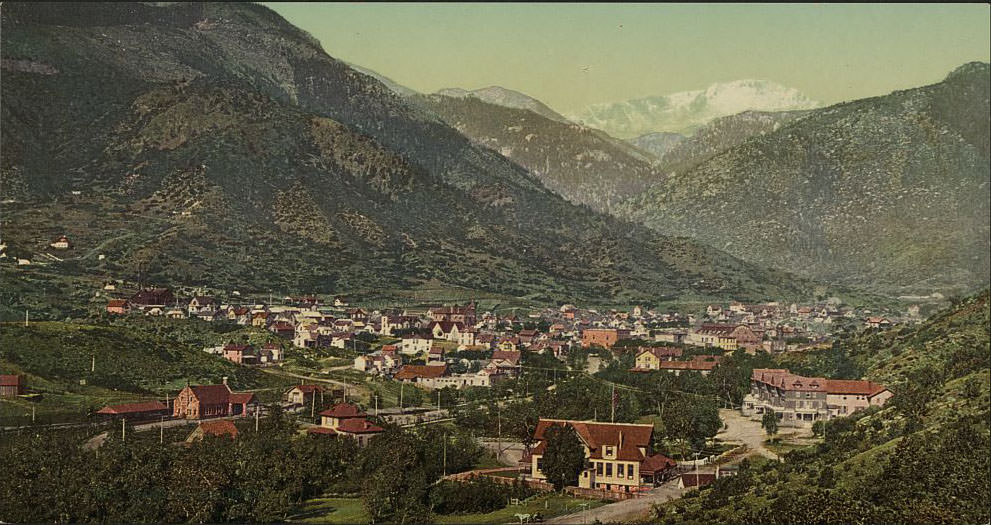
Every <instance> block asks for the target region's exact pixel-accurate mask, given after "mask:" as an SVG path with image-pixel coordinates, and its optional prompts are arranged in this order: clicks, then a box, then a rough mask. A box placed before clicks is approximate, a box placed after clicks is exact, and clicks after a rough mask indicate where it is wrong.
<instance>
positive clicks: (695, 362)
mask: <svg viewBox="0 0 991 525" xmlns="http://www.w3.org/2000/svg"><path fill="white" fill-rule="evenodd" d="M722 359H723V356H721V355H697V356H694V357H692V360H691V361H661V362H660V364H659V366H660V369H661V370H712V369H713V368H716V367H717V366H719V362H720V361H721V360H722Z"/></svg>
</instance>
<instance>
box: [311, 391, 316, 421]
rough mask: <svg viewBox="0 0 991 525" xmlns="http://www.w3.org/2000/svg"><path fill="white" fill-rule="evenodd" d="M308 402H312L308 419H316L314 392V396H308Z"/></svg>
mask: <svg viewBox="0 0 991 525" xmlns="http://www.w3.org/2000/svg"><path fill="white" fill-rule="evenodd" d="M310 401H312V403H310V419H313V418H314V417H316V412H317V396H316V393H315V392H314V395H312V396H310Z"/></svg>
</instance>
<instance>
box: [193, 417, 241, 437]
mask: <svg viewBox="0 0 991 525" xmlns="http://www.w3.org/2000/svg"><path fill="white" fill-rule="evenodd" d="M199 428H200V430H202V431H203V435H207V434H209V435H211V436H217V437H221V436H230V437H232V438H235V437H237V427H235V426H234V423H231V422H230V421H229V420H226V419H218V420H214V421H204V422H202V423H200V426H199Z"/></svg>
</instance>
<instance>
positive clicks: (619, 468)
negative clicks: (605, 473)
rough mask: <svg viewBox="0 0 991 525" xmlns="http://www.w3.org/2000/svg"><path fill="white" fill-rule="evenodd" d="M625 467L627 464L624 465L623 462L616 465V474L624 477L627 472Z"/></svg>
mask: <svg viewBox="0 0 991 525" xmlns="http://www.w3.org/2000/svg"><path fill="white" fill-rule="evenodd" d="M625 469H626V465H624V464H622V463H620V464H619V465H616V475H617V476H619V477H623V475H624V473H625Z"/></svg>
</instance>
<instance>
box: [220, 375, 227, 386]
mask: <svg viewBox="0 0 991 525" xmlns="http://www.w3.org/2000/svg"><path fill="white" fill-rule="evenodd" d="M221 382H222V383H223V384H224V386H227V376H224V378H223V379H222V380H221Z"/></svg>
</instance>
